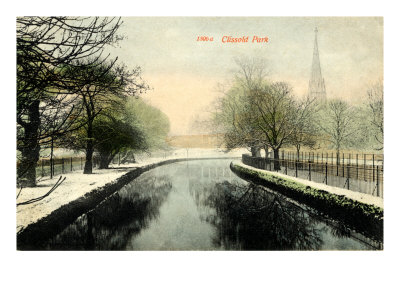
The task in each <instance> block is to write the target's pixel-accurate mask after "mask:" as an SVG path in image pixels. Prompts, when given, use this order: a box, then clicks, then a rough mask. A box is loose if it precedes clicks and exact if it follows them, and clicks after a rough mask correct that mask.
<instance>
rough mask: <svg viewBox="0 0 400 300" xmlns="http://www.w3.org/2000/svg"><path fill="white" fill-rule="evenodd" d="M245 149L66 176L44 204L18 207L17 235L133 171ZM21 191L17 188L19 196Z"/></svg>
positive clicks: (29, 191) (46, 182)
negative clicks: (147, 166) (64, 206)
mask: <svg viewBox="0 0 400 300" xmlns="http://www.w3.org/2000/svg"><path fill="white" fill-rule="evenodd" d="M244 151H245V150H244V149H240V150H236V151H232V152H229V153H225V152H223V151H219V150H216V149H192V148H191V149H178V150H174V151H171V152H169V154H168V156H165V155H161V156H159V157H154V156H153V157H150V156H139V157H137V160H138V163H135V164H121V165H120V166H118V165H110V169H103V170H99V169H94V170H93V174H90V175H88V174H82V171H81V170H79V171H75V172H72V173H67V174H63V177H66V179H65V181H64V182H63V183H62V184H61V185H60V186H59V187H58V188H57V189H56V190H55V191H53V192H52V193H51V194H50V195H49V196H47V197H46V198H44V199H43V200H41V201H38V202H35V203H32V204H27V205H19V206H17V232H19V231H20V230H22V229H23V228H25V227H26V226H28V225H29V224H31V223H34V222H36V221H37V220H39V219H41V218H43V217H45V216H47V215H48V214H50V213H51V212H52V211H54V210H56V209H57V208H59V207H60V206H62V205H64V204H67V203H69V202H71V201H73V200H75V199H78V198H79V197H81V196H83V195H84V194H86V193H88V192H90V191H91V190H94V189H97V188H99V187H102V186H104V185H105V184H107V183H109V182H112V181H114V180H116V179H118V178H119V177H121V176H122V175H124V174H126V173H127V172H128V171H130V170H132V169H133V168H139V167H143V166H146V165H149V164H153V163H158V162H160V161H163V160H170V159H177V158H206V157H212V158H216V157H221V158H222V157H232V158H233V157H240V156H241V153H244ZM58 178H59V176H55V177H54V178H53V179H50V178H49V177H44V178H43V179H42V180H41V181H40V182H39V183H38V184H37V187H34V188H24V189H22V190H21V193H20V194H19V197H18V199H17V203H21V202H25V201H27V200H30V199H34V198H37V197H40V196H43V195H44V194H46V193H47V192H48V191H49V190H50V189H51V188H52V187H53V186H54V184H55V183H56V182H57V180H58ZM19 192H20V190H19V189H17V194H18V193H19Z"/></svg>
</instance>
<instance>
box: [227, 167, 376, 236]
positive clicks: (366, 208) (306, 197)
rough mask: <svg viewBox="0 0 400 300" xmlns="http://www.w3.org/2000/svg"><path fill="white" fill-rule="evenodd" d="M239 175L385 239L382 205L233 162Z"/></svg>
mask: <svg viewBox="0 0 400 300" xmlns="http://www.w3.org/2000/svg"><path fill="white" fill-rule="evenodd" d="M230 168H231V170H232V171H233V172H234V173H235V174H236V175H238V176H239V177H241V178H243V179H245V180H250V181H251V182H254V183H256V184H259V185H262V186H265V187H267V188H270V189H272V190H275V191H277V192H279V193H281V194H283V195H285V196H287V197H289V198H292V199H296V201H298V202H300V203H302V204H305V205H307V206H309V207H311V208H313V209H316V210H317V211H318V212H320V213H322V214H323V215H326V216H328V217H331V218H333V219H336V220H338V221H340V222H343V223H345V224H347V225H349V226H350V227H352V228H353V229H355V230H356V231H358V232H361V233H363V234H364V235H366V236H368V237H370V238H372V239H374V240H377V241H379V242H382V243H383V209H382V208H380V207H377V206H375V205H372V204H366V203H361V202H359V201H356V200H353V199H350V198H348V197H346V196H344V195H337V194H334V193H330V192H327V191H324V190H319V189H316V188H312V187H310V186H307V185H305V184H303V183H300V182H296V181H295V180H290V179H286V178H282V177H278V176H274V175H272V174H269V173H267V172H262V171H258V170H253V169H250V168H246V167H245V166H242V165H238V164H235V163H234V162H231V164H230Z"/></svg>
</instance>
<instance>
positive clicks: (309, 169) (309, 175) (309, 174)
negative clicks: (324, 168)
mask: <svg viewBox="0 0 400 300" xmlns="http://www.w3.org/2000/svg"><path fill="white" fill-rule="evenodd" d="M308 179H309V180H310V181H311V163H308Z"/></svg>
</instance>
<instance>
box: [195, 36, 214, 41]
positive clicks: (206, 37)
mask: <svg viewBox="0 0 400 300" xmlns="http://www.w3.org/2000/svg"><path fill="white" fill-rule="evenodd" d="M213 40H214V38H213V37H209V36H198V37H197V41H198V42H212V41H213Z"/></svg>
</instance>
